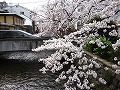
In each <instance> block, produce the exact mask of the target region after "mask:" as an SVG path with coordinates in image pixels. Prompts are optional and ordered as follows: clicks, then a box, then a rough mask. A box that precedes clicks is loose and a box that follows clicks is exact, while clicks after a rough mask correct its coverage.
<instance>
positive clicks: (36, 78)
mask: <svg viewBox="0 0 120 90" xmlns="http://www.w3.org/2000/svg"><path fill="white" fill-rule="evenodd" d="M4 61H5V60H4ZM41 67H42V64H40V63H33V62H31V63H23V62H8V61H7V62H3V61H1V62H0V90H64V88H63V87H62V84H60V83H56V82H55V81H54V80H55V78H56V77H57V75H54V74H52V73H49V74H48V73H47V74H42V73H41V72H39V69H40V68H41Z"/></svg>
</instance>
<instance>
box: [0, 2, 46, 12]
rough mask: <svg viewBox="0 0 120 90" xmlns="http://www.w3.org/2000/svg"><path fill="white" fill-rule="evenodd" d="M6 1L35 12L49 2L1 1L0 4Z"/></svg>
mask: <svg viewBox="0 0 120 90" xmlns="http://www.w3.org/2000/svg"><path fill="white" fill-rule="evenodd" d="M2 1H5V2H7V3H12V4H13V5H14V4H19V5H21V6H23V7H26V8H28V9H30V10H34V9H36V8H42V5H45V4H46V3H47V2H48V0H0V2H2Z"/></svg>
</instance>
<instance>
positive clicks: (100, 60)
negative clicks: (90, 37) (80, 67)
mask: <svg viewBox="0 0 120 90" xmlns="http://www.w3.org/2000/svg"><path fill="white" fill-rule="evenodd" d="M84 52H85V53H86V54H87V55H89V56H91V57H97V59H96V60H98V61H99V62H101V63H103V64H104V65H106V66H107V67H109V68H111V69H113V70H120V66H118V65H116V64H113V63H112V62H108V61H107V60H105V59H101V58H100V57H99V56H97V55H93V54H92V53H90V52H88V51H84ZM112 65H116V67H113V66H112Z"/></svg>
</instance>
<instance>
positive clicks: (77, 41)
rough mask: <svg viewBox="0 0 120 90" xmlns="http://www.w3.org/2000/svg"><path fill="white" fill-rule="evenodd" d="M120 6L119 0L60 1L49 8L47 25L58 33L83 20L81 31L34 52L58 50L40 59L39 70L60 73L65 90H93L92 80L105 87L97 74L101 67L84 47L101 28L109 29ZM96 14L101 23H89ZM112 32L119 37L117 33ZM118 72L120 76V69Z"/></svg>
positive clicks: (47, 42)
mask: <svg viewBox="0 0 120 90" xmlns="http://www.w3.org/2000/svg"><path fill="white" fill-rule="evenodd" d="M119 4H120V2H119V0H116V1H115V0H73V1H67V0H61V1H60V0H59V1H56V2H55V3H54V4H50V5H48V7H47V12H46V17H47V19H48V22H47V23H46V24H47V25H48V26H50V28H49V29H50V30H53V31H54V32H55V33H56V34H57V31H59V30H60V29H61V28H64V26H66V25H67V27H68V26H71V25H72V24H74V23H75V22H77V21H80V20H81V22H82V23H81V25H82V27H81V28H80V29H79V30H78V31H75V32H73V33H70V34H69V35H65V36H64V38H59V39H52V40H47V41H45V43H44V45H41V46H40V47H39V48H36V49H33V51H42V50H45V49H49V50H51V49H56V52H55V53H54V54H52V55H51V56H49V57H48V58H45V59H39V61H40V62H43V63H44V67H43V68H42V69H40V71H42V73H46V72H47V71H51V72H52V73H55V72H59V76H58V78H57V79H56V80H55V81H56V82H60V81H61V80H63V81H64V87H65V90H83V89H84V90H90V89H92V88H93V87H94V83H93V82H91V81H90V80H91V77H92V78H94V79H96V80H98V81H99V82H100V83H102V84H106V83H107V82H106V81H105V80H104V79H103V78H102V77H99V76H98V74H97V72H96V71H95V69H96V70H97V69H99V68H101V64H100V63H98V62H96V61H95V60H96V59H97V58H96V57H93V58H89V57H88V56H87V55H86V54H85V52H84V48H83V47H84V45H85V44H86V41H87V39H88V38H90V37H93V36H98V35H99V34H98V33H96V32H97V30H98V29H100V28H107V27H110V26H108V25H107V24H106V22H110V20H111V19H113V16H114V15H115V14H116V7H117V6H118V5H119ZM61 5H62V6H61ZM77 9H80V12H78V11H76V10H77ZM95 15H99V16H100V18H101V20H100V21H97V20H93V21H92V22H90V23H87V21H88V20H90V19H91V18H92V17H93V16H95ZM65 29H66V28H65ZM91 31H92V32H93V31H94V32H93V33H91ZM112 33H113V34H115V35H116V32H115V33H114V32H112ZM90 43H91V42H90ZM97 43H98V45H99V46H100V47H102V46H103V45H101V41H99V40H97ZM116 72H117V74H119V73H120V70H116Z"/></svg>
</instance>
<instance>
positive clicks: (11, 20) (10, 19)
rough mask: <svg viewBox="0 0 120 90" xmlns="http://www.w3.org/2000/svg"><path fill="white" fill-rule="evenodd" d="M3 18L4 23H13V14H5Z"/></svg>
mask: <svg viewBox="0 0 120 90" xmlns="http://www.w3.org/2000/svg"><path fill="white" fill-rule="evenodd" d="M5 19H6V22H4V23H7V24H13V16H6V17H5Z"/></svg>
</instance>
